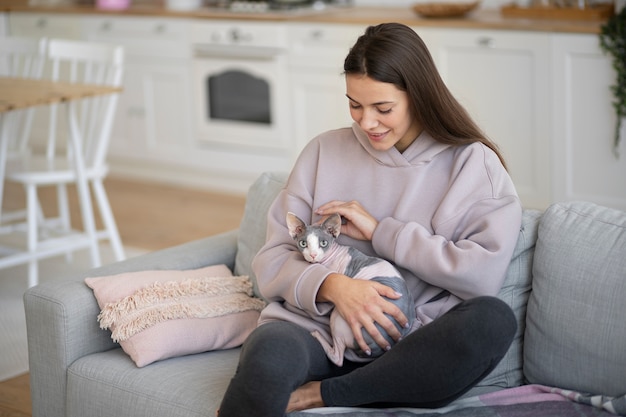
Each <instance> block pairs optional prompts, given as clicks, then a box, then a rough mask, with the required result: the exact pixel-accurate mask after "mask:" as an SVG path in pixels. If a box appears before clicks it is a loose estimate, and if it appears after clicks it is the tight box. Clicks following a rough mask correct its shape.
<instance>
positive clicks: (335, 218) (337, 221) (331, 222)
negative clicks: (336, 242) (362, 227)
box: [322, 213, 341, 238]
mask: <svg viewBox="0 0 626 417" xmlns="http://www.w3.org/2000/svg"><path fill="white" fill-rule="evenodd" d="M322 226H323V227H324V229H326V231H328V233H330V234H331V235H333V237H335V238H336V237H337V236H339V233H341V216H340V215H339V213H335V214H331V215H330V217H329V218H327V219H326V220H324V223H323V224H322Z"/></svg>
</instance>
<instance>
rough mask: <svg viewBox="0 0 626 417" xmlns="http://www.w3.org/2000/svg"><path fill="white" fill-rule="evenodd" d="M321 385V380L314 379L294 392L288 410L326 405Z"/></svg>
mask: <svg viewBox="0 0 626 417" xmlns="http://www.w3.org/2000/svg"><path fill="white" fill-rule="evenodd" d="M321 385H322V383H321V382H320V381H312V382H308V383H306V384H304V385H302V386H301V387H300V388H298V389H297V390H295V391H294V392H292V393H291V397H289V404H287V412H288V413H290V412H292V411H300V410H306V409H309V408H315V407H324V401H322V391H321Z"/></svg>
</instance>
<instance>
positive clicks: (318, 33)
mask: <svg viewBox="0 0 626 417" xmlns="http://www.w3.org/2000/svg"><path fill="white" fill-rule="evenodd" d="M323 37H324V31H323V30H319V29H316V30H312V31H311V39H314V40H316V41H318V40H320V39H322V38H323Z"/></svg>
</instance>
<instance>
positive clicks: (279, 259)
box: [252, 142, 332, 315]
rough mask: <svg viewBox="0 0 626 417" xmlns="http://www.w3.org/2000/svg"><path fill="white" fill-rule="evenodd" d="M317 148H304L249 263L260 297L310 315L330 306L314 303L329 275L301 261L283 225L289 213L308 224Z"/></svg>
mask: <svg viewBox="0 0 626 417" xmlns="http://www.w3.org/2000/svg"><path fill="white" fill-rule="evenodd" d="M317 159H318V149H317V147H316V143H315V142H312V143H310V144H309V146H307V148H305V150H304V151H303V152H302V154H301V155H300V157H299V159H298V162H297V163H296V164H295V166H294V169H293V171H292V172H291V174H290V176H289V179H288V181H287V185H286V187H285V188H284V189H283V190H281V192H280V193H279V195H278V196H277V198H276V200H275V201H274V202H273V204H272V206H271V207H270V210H269V212H268V218H267V241H266V243H265V244H264V245H263V247H262V248H261V250H260V251H259V252H258V253H257V255H256V256H255V258H254V259H253V261H252V269H253V271H254V273H255V275H256V279H257V284H258V287H259V290H260V292H261V294H262V295H263V297H265V298H266V299H268V300H269V301H278V302H286V303H288V304H290V305H292V306H294V307H297V308H299V309H301V310H304V311H306V312H308V313H309V314H312V315H324V314H326V313H328V312H329V311H330V309H331V308H332V306H331V305H330V304H328V303H317V302H316V301H315V299H316V296H317V292H318V289H319V287H320V286H321V285H322V282H323V281H324V279H325V278H326V277H327V276H328V274H329V273H330V272H331V271H330V270H328V269H327V268H326V267H324V266H323V265H319V264H311V263H309V262H307V261H305V260H304V258H303V257H302V254H301V253H300V252H299V251H298V250H297V248H296V246H295V243H294V241H293V239H292V238H291V237H290V236H289V231H288V229H287V225H286V222H285V216H286V214H287V212H288V211H291V212H294V213H295V214H296V215H297V216H298V217H300V218H302V219H305V221H308V222H310V221H311V219H312V213H313V209H312V204H313V190H314V188H315V178H316V172H317V165H316V163H317V162H316V161H317Z"/></svg>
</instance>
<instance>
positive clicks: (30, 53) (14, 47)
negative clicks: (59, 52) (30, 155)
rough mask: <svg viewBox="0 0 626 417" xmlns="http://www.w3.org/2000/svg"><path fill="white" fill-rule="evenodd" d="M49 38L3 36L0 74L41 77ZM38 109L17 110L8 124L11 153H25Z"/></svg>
mask: <svg viewBox="0 0 626 417" xmlns="http://www.w3.org/2000/svg"><path fill="white" fill-rule="evenodd" d="M46 46H47V39H46V38H41V39H36V38H25V37H18V36H4V37H0V75H2V76H8V77H21V78H42V76H43V71H44V63H45V61H46ZM34 112H35V109H34V108H29V109H24V110H17V111H15V114H14V117H12V118H11V119H10V120H11V125H10V126H8V127H7V134H8V138H9V146H8V150H9V154H13V153H15V154H22V153H24V152H26V149H27V146H28V138H29V136H30V133H31V127H32V122H33V115H34Z"/></svg>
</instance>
